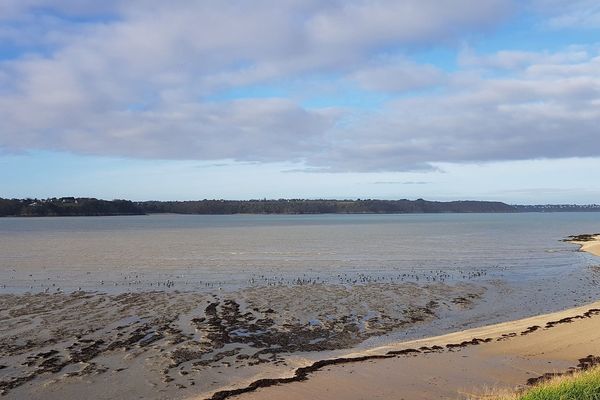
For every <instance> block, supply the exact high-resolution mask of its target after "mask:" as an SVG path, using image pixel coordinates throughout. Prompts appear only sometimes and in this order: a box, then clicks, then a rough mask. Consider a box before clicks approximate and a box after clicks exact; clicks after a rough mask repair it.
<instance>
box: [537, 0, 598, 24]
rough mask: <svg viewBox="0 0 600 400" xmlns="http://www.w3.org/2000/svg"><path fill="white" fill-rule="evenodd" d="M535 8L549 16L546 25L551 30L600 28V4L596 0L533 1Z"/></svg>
mask: <svg viewBox="0 0 600 400" xmlns="http://www.w3.org/2000/svg"><path fill="white" fill-rule="evenodd" d="M533 7H534V9H535V10H536V11H541V12H543V13H545V14H546V15H547V20H546V21H545V25H546V26H548V27H550V28H554V29H562V28H577V29H581V28H586V29H595V28H600V3H598V1H596V0H570V1H563V0H533Z"/></svg>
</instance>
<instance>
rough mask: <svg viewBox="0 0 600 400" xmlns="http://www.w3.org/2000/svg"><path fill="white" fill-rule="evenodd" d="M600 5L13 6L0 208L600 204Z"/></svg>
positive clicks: (429, 0)
mask: <svg viewBox="0 0 600 400" xmlns="http://www.w3.org/2000/svg"><path fill="white" fill-rule="evenodd" d="M599 126H600V5H599V4H598V3H597V2H596V1H595V0H594V1H592V0H576V1H571V2H563V1H558V0H529V1H519V2H517V1H508V0H454V1H450V2H449V1H441V0H419V1H417V0H404V1H391V0H379V1H364V0H351V1H344V2H342V1H338V0H330V1H312V0H306V1H302V2H299V1H297V0H283V1H279V2H271V1H264V0H258V1H255V2H238V1H235V2H230V1H208V0H207V1H202V2H195V3H194V4H191V3H190V2H187V1H173V2H162V1H158V0H156V1H154V0H148V1H143V2H142V1H141V0H128V1H125V0H123V1H117V0H114V1H105V2H96V1H91V0H89V1H88V0H77V1H75V0H53V1H51V0H18V1H17V0H5V1H3V2H2V3H0V184H1V186H0V187H1V191H0V197H47V196H69V195H76V196H96V197H101V198H131V199H135V200H145V199H160V200H169V199H173V200H183V199H201V198H231V199H248V198H263V197H267V198H281V197H287V198H289V197H293V198H324V197H328V198H332V197H338V198H367V197H369V198H385V199H394V198H418V197H423V198H427V199H433V200H454V199H485V200H501V201H506V202H509V203H550V202H552V203H600V181H598V180H597V179H594V170H597V169H598V168H599V167H600V131H599V128H598V127H599Z"/></svg>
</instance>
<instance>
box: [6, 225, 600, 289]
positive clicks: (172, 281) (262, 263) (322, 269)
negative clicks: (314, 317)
mask: <svg viewBox="0 0 600 400" xmlns="http://www.w3.org/2000/svg"><path fill="white" fill-rule="evenodd" d="M598 231H600V213H548V214H534V213H532V214H420V215H310V216H302V215H294V216H289V215H285V216H279V215H269V216H263V215H233V216H196V215H190V216H187V215H185V216H184V215H152V216H131V217H129V216H126V217H89V218H88V217H74V218H4V219H0V279H1V281H0V282H1V286H0V290H1V291H2V292H21V291H24V290H28V291H41V290H45V289H46V288H48V287H50V288H54V287H61V288H62V290H76V289H77V288H79V287H82V288H84V289H88V290H104V291H121V290H151V289H156V286H155V285H156V284H164V283H165V282H168V283H169V289H188V290H203V289H214V288H216V287H219V288H222V289H223V290H230V289H234V288H238V287H240V286H245V285H258V284H273V283H289V282H291V281H294V280H297V279H314V280H319V281H323V282H330V283H336V282H339V281H340V279H347V280H348V281H350V282H352V281H353V280H356V279H359V278H357V277H360V276H362V277H366V279H396V278H398V277H399V276H401V275H402V274H405V273H413V274H415V275H420V276H421V279H424V278H425V277H426V276H427V275H428V274H430V272H429V271H432V270H443V271H449V272H451V274H450V275H451V278H450V279H452V278H460V277H464V276H466V275H468V274H469V272H472V273H476V272H477V271H484V272H483V273H481V272H480V273H479V274H480V275H485V277H486V279H488V280H489V279H492V278H494V277H498V278H501V279H503V280H505V281H507V282H510V281H523V280H536V279H539V278H540V277H545V278H549V277H560V276H563V275H564V274H569V273H573V272H574V271H577V269H578V268H582V267H585V266H587V265H590V264H591V263H594V259H593V257H591V256H589V255H587V254H583V253H579V252H576V250H577V246H574V245H570V244H566V243H563V242H561V241H560V239H562V238H564V237H566V236H567V235H572V234H579V233H587V232H598ZM340 276H341V277H342V278H340ZM151 284H152V285H151Z"/></svg>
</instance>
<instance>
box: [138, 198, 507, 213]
mask: <svg viewBox="0 0 600 400" xmlns="http://www.w3.org/2000/svg"><path fill="white" fill-rule="evenodd" d="M139 204H140V205H141V206H142V208H143V209H144V210H145V211H146V212H148V213H176V214H394V213H479V212H514V211H515V210H514V208H513V207H512V206H509V205H508V204H504V203H500V202H488V201H451V202H437V201H426V200H423V199H419V200H303V199H291V200H289V199H280V200H244V201H237V200H200V201H147V202H142V203H139Z"/></svg>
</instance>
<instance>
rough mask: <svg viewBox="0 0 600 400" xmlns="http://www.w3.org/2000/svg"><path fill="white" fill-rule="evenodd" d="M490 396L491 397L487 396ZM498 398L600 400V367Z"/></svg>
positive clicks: (511, 399)
mask: <svg viewBox="0 0 600 400" xmlns="http://www.w3.org/2000/svg"><path fill="white" fill-rule="evenodd" d="M486 398H490V397H486ZM496 399H497V400H600V367H594V368H590V369H588V370H586V371H580V372H576V373H574V374H566V375H562V376H559V377H555V378H552V379H550V380H548V381H546V382H543V383H540V384H538V385H537V386H534V387H532V388H531V389H528V390H526V391H525V392H522V393H518V394H512V395H505V396H497V397H496Z"/></svg>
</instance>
